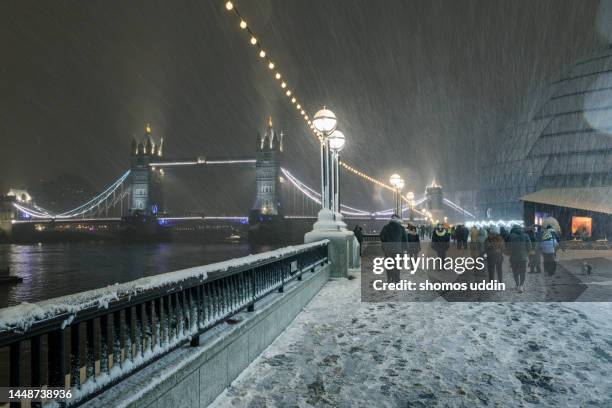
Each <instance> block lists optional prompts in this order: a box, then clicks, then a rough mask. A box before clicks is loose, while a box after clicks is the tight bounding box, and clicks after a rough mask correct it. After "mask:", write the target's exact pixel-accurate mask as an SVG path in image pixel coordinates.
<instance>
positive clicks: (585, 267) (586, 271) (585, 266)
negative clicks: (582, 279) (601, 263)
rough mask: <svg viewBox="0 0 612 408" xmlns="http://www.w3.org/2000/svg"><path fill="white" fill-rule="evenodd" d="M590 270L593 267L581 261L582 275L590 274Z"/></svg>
mask: <svg viewBox="0 0 612 408" xmlns="http://www.w3.org/2000/svg"><path fill="white" fill-rule="evenodd" d="M592 270H593V267H592V266H591V265H589V263H588V262H587V261H584V262H583V263H582V274H583V275H590V274H591V271H592Z"/></svg>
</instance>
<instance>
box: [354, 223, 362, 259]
mask: <svg viewBox="0 0 612 408" xmlns="http://www.w3.org/2000/svg"><path fill="white" fill-rule="evenodd" d="M353 234H355V238H357V242H358V243H359V255H361V246H362V244H363V228H361V225H359V224H357V225H355V228H353Z"/></svg>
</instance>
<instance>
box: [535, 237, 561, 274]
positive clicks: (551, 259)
mask: <svg viewBox="0 0 612 408" xmlns="http://www.w3.org/2000/svg"><path fill="white" fill-rule="evenodd" d="M558 249H559V242H558V241H557V237H556V234H555V233H554V230H553V228H552V227H551V226H548V227H547V228H546V230H545V231H544V233H543V234H542V241H541V242H540V250H541V251H542V257H543V258H544V271H545V272H546V274H547V275H548V276H552V275H554V274H555V272H556V270H557V259H556V258H557V250H558Z"/></svg>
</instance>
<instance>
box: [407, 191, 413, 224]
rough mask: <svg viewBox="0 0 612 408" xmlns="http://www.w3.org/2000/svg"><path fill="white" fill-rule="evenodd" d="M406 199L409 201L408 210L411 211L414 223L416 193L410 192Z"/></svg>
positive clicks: (411, 218) (411, 219)
mask: <svg viewBox="0 0 612 408" xmlns="http://www.w3.org/2000/svg"><path fill="white" fill-rule="evenodd" d="M406 198H407V199H408V208H409V209H410V214H409V216H410V221H414V192H412V191H409V192H408V193H406Z"/></svg>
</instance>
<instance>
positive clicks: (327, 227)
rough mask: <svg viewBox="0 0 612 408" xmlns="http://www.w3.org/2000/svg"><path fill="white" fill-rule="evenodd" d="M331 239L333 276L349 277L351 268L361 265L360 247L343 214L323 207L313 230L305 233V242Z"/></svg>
mask: <svg viewBox="0 0 612 408" xmlns="http://www.w3.org/2000/svg"><path fill="white" fill-rule="evenodd" d="M323 239H328V240H329V253H328V257H329V261H330V263H331V266H332V273H331V276H332V277H334V278H341V277H347V276H348V271H349V268H351V269H353V268H358V267H359V266H360V259H359V247H358V246H357V247H355V245H354V241H355V240H356V238H355V234H353V232H352V231H349V230H347V229H346V224H345V223H344V221H342V214H339V213H334V212H333V211H331V210H329V209H325V208H324V209H321V210H320V211H319V214H318V216H317V222H315V223H314V225H313V226H312V231H310V232H307V233H306V235H304V243H310V242H315V241H321V240H323Z"/></svg>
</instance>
